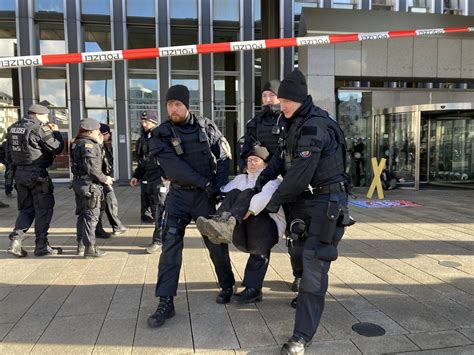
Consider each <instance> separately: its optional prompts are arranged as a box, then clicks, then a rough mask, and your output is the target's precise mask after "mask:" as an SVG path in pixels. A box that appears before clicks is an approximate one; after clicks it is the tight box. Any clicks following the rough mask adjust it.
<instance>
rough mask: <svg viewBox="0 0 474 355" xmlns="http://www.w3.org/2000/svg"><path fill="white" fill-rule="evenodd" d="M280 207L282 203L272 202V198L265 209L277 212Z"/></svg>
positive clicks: (268, 211)
mask: <svg viewBox="0 0 474 355" xmlns="http://www.w3.org/2000/svg"><path fill="white" fill-rule="evenodd" d="M279 209H280V205H279V204H277V203H274V202H272V200H270V202H269V203H268V205H267V206H266V207H265V211H266V212H267V213H277V212H278V210H279Z"/></svg>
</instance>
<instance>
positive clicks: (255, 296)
mask: <svg viewBox="0 0 474 355" xmlns="http://www.w3.org/2000/svg"><path fill="white" fill-rule="evenodd" d="M232 299H233V300H234V301H235V302H237V303H240V304H244V303H253V302H260V301H261V300H262V291H261V290H259V289H256V288H252V287H246V288H245V289H244V290H243V291H242V292H239V293H236V294H235V295H234V296H233V297H232Z"/></svg>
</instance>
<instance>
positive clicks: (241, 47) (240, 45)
mask: <svg viewBox="0 0 474 355" xmlns="http://www.w3.org/2000/svg"><path fill="white" fill-rule="evenodd" d="M264 48H265V41H245V42H231V43H230V50H231V51H248V50H252V49H264Z"/></svg>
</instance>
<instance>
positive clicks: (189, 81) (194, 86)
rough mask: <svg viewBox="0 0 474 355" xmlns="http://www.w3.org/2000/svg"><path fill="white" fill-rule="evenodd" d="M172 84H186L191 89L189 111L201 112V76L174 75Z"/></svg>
mask: <svg viewBox="0 0 474 355" xmlns="http://www.w3.org/2000/svg"><path fill="white" fill-rule="evenodd" d="M171 85H184V86H186V87H187V88H188V89H189V111H191V112H193V113H195V114H199V111H200V108H201V106H200V99H199V78H198V76H197V75H173V77H172V79H171Z"/></svg>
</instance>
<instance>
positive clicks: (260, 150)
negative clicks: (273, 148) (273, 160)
mask: <svg viewBox="0 0 474 355" xmlns="http://www.w3.org/2000/svg"><path fill="white" fill-rule="evenodd" d="M251 155H253V156H256V157H259V158H260V159H263V161H267V159H268V157H269V156H270V153H269V152H268V149H267V148H265V147H263V146H261V145H258V144H255V145H254V146H253V147H252V149H251V150H250V151H249V152H248V153H247V155H246V156H245V159H247V158H248V157H249V156H251Z"/></svg>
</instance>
